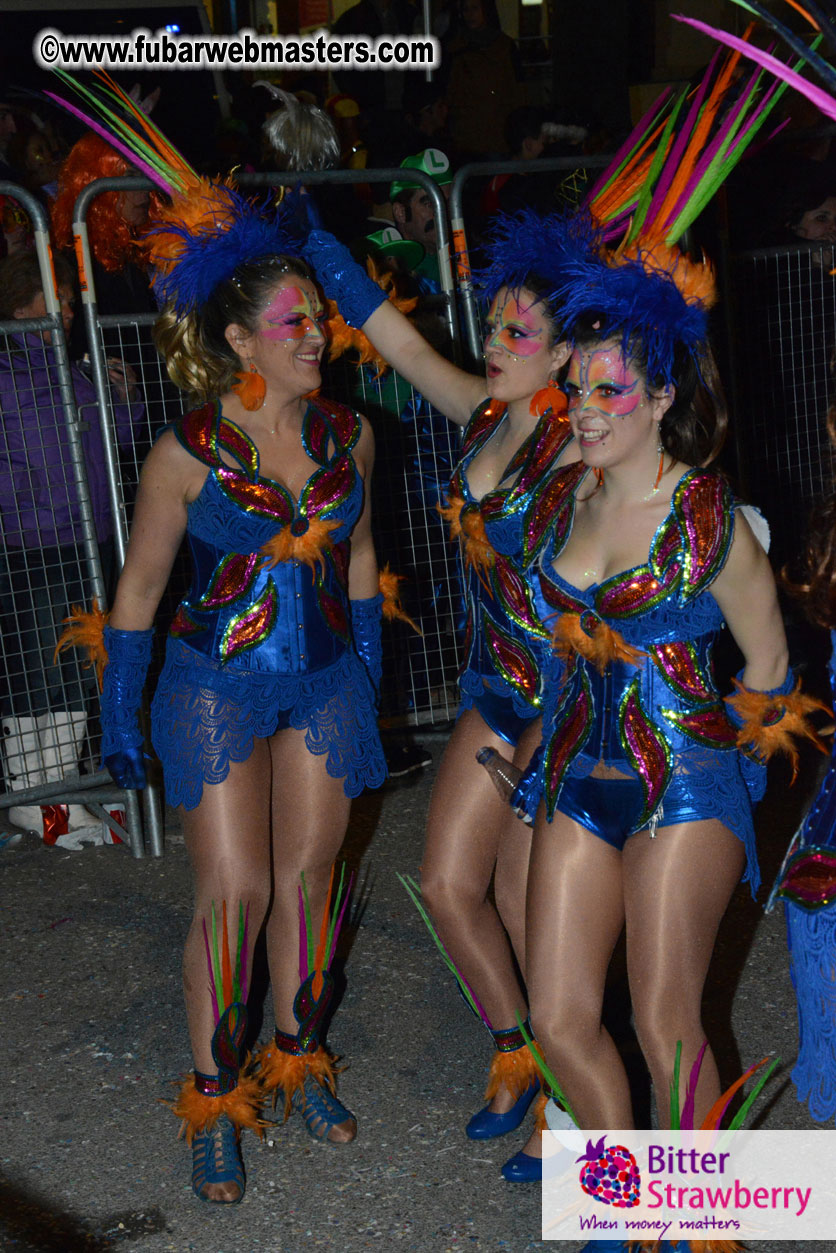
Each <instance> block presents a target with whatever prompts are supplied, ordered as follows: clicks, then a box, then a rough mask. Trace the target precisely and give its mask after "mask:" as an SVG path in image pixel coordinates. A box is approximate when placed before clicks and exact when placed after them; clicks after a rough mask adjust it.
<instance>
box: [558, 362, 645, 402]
mask: <svg viewBox="0 0 836 1253" xmlns="http://www.w3.org/2000/svg"><path fill="white" fill-rule="evenodd" d="M565 390H566V394H567V396H568V397H569V412H570V413H580V412H581V411H582V410H584V409H597V411H598V412H599V413H603V414H606V415H607V417H611V418H628V417H629V416H630V414H631V413H634V412H635V410H636V409H638V407H639V405H640V404H641V403H642V401H643V400H644V398H645V396H644V383H643V380H642V379H641V377H640V376H639V374H638V373H637V372H636V371H635V370H634V369H633V367H632V366H631V365H630V363H629V362H627V361H625V360H624V357H623V355H622V353H621V352H619V350H618V349H617V348H595V349H593V350H592V351H588V350H587V351H586V352H580V351H579V350H578V349H577V348H576V349H575V351H574V352H573V353H572V361H571V363H570V365H569V373H568V374H567V376H566V383H565Z"/></svg>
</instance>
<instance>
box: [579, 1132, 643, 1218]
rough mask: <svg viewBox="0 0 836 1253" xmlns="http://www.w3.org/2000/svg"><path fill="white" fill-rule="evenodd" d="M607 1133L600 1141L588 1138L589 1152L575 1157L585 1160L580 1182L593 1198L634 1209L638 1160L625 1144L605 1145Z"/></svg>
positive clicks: (622, 1207) (587, 1150)
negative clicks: (594, 1142) (593, 1141)
mask: <svg viewBox="0 0 836 1253" xmlns="http://www.w3.org/2000/svg"><path fill="white" fill-rule="evenodd" d="M606 1138H607V1137H606V1136H601V1139H600V1140H599V1141H598V1143H597V1144H593V1143H592V1141H591V1140H587V1142H586V1152H585V1153H584V1154H583V1156H582V1157H578V1158H576V1159H575V1160H576V1161H578V1162H583V1166H581V1173H580V1176H579V1179H580V1185H581V1187H582V1188H583V1190H584V1192H586V1194H587V1195H588V1196H591V1197H592V1199H593V1201H600V1202H601V1204H602V1205H613V1206H615V1208H616V1209H632V1207H633V1206H634V1205H638V1203H639V1193H640V1192H641V1174H640V1173H639V1167H638V1163H637V1161H636V1159H635V1157H633V1154H632V1153H631V1152H630V1150H629V1149H626V1148H625V1147H624V1145H623V1144H611V1145H610V1146H609V1148H607V1147H606V1145H605V1143H604V1142H605V1140H606Z"/></svg>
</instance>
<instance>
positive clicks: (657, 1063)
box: [600, 821, 744, 1127]
mask: <svg viewBox="0 0 836 1253" xmlns="http://www.w3.org/2000/svg"><path fill="white" fill-rule="evenodd" d="M623 857H624V861H623V870H624V901H625V909H626V916H627V968H628V973H629V978H630V993H631V996H632V1001H633V1012H634V1016H635V1021H636V1030H637V1032H638V1037H639V1042H640V1044H641V1046H642V1051H643V1053H644V1056H645V1059H646V1061H647V1064H648V1068H649V1070H650V1075H651V1078H652V1080H653V1086H654V1089H655V1092H656V1103H657V1108H658V1111H659V1125H660V1126H662V1127H666V1126H668V1122H669V1095H668V1094H669V1092H670V1084H671V1080H672V1078H673V1066H674V1058H675V1054H676V1045H677V1041H678V1040H681V1041H682V1063H681V1068H680V1100H681V1099H682V1098H684V1095H685V1084H686V1081H687V1079H688V1075H689V1072H690V1070H691V1066H692V1065H693V1063H694V1062H695V1061H696V1059H697V1054H698V1053H699V1050H700V1048H701V1047H702V1045H703V1042H704V1041H705V1032H704V1030H703V1026H702V1021H701V1016H700V1011H701V1003H702V994H703V986H704V984H705V979H706V975H707V974H708V967H709V963H710V961H711V955H712V952H713V951H714V943H715V940H716V937H717V929H718V927H719V925H720V921H721V919H722V917H723V914H724V913H725V911H726V907H727V906H728V903H729V900H730V898H731V895H732V892H733V891H734V889H735V887H736V885H737V883H738V882H739V880H740V875H741V872H742V869H743V863H744V851H743V845H742V844H741V842H740V840H738V839H737V837H736V836H734V835H733V834H732V833H731V832H730V831H729V830H728V829H727V828H726V827H724V826H723V825H722V823H720V822H717V821H706V822H693V823H682V824H680V825H678V826H671V827H660V828H659V830H658V832H657V836H656V839H654V840H651V839H649V838H648V836H647V834H646V833H645V832H639V833H638V834H637V835H634V836H631V838H630V839H629V840H628V841H627V844H626V846H625V848H624V854H623ZM719 1095H720V1081H719V1077H718V1075H717V1067H716V1065H715V1062H714V1058H713V1056H712V1054H711V1051H710V1050H708V1049H707V1050H706V1053H705V1056H704V1058H703V1062H702V1066H701V1068H700V1076H699V1083H698V1086H697V1094H696V1105H695V1109H694V1118H695V1126H697V1127H699V1126H700V1125H701V1122H702V1120H703V1118H704V1117H705V1115H706V1114H707V1113H708V1111H709V1109H710V1108H711V1106H712V1105H713V1104H714V1102H715V1100H716V1099H717V1097H719ZM600 1125H601V1126H605V1125H611V1126H614V1125H617V1124H604V1123H601V1124H600ZM626 1125H627V1124H625V1126H626Z"/></svg>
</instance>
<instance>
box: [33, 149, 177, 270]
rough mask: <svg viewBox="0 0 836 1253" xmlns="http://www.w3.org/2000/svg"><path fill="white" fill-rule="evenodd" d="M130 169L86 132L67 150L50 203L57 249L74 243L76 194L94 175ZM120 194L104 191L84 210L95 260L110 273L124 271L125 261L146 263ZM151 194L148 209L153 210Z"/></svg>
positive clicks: (111, 174) (107, 175) (114, 175)
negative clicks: (124, 212) (124, 216)
mask: <svg viewBox="0 0 836 1253" xmlns="http://www.w3.org/2000/svg"><path fill="white" fill-rule="evenodd" d="M128 173H136V171H135V170H131V167H130V166H129V165H128V162H127V161H126V160H125V158H124V157H122V156H120V154H119V153H118V152H117V151H116V149H115V148H111V146H110V144H108V143H105V141H104V140H103V139H101V138H100V137H99V136H98V135H96V134H94V133H93V132H92V131H89V132H88V133H87V134H86V135H83V136H82V138H81V139H79V141H78V143H77V144H75V145H74V146H73V148H72V149H71V150H70V154H69V156H68V157H67V159H66V161H65V162H64V164H63V165H62V166H61V172H60V174H59V175H58V194H57V196H56V197H55V200H54V202H53V205H52V234H53V242H54V243H55V246H56V247H57V248H69V247H71V246H72V242H73V231H72V224H73V207H74V205H75V202H76V199H77V197H78V195H79V193H80V192H81V191H82V190H83V189H84V188H85V187H86V186H87V185H88V184H89V183H92V182H95V180H96V179H97V178H120V177H121V176H122V175H123V174H128ZM121 195H122V193H121V192H118V191H106V192H104V193H103V194H102V195H101V196H97V197H96V199H95V200H94V201H93V202H92V204H91V205H90V208H89V209H88V211H87V230H88V235H89V239H90V247H91V249H92V250H93V255H94V257H95V258H96V260H97V261H98V262H99V264H100V265H102V266H103V267H104V268H105V269H106V270H107V271H109V272H110V273H111V274H115V273H118V271H119V270H123V269H124V268H125V266H126V265H127V264H128V262H130V261H133V262H135V263H137V264H139V265H144V264H145V258H144V255H143V252H142V249H141V246H140V245H139V243H138V239H137V232H136V231H135V230H134V228H133V227H131V226H129V225H128V223H127V222H126V221H125V220H124V218H123V217H122V215H121V213H120V211H119V201H120V198H121ZM155 202H156V203H159V202H157V201H156V197H155V196H152V197H151V205H150V208H149V212H150V213H153V212H154V209H155Z"/></svg>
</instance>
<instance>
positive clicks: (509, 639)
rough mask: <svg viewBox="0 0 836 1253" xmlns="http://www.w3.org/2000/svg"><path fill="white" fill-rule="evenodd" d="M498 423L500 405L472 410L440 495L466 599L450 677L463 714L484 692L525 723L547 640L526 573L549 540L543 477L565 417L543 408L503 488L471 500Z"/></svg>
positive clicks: (532, 709)
mask: <svg viewBox="0 0 836 1253" xmlns="http://www.w3.org/2000/svg"><path fill="white" fill-rule="evenodd" d="M505 416H506V406H505V405H504V404H501V403H500V402H497V401H487V402H486V403H485V404H484V405H482V406H481V407H480V408H479V409H477V410H476V412H475V413H474V415H473V417H472V418H471V420H470V422H469V423H468V426H467V430H466V432H465V436H464V441H463V447H462V457H461V460H460V462H459V464H458V466H457V467H456V470H455V472H454V474H453V477H452V479H451V482H450V486H449V489H448V493H447V508H446V510H445V516H446V517H447V518H448V520H449V521H450V524H451V538H454V539H456V540H458V543H459V554H460V560H461V566H462V578H463V582H464V586H465V595H466V601H467V624H466V633H465V645H464V658H465V659H464V663H463V666H462V669H461V672H460V676H459V680H460V684H461V689H462V696H463V705H464V706H465V707H467V706H468V705H469V704H470V703H472V698H474V697H478V696H479V694H480V693H481V692H483V691H484V689H485V687H486V686H487V687H489V688H490V689H491V690H492V691H495V692H499V693H502V694H505V695H508V696H510V697H511V698H512V700H513V706H514V709H515V711H516V712H517V713H518V714H520V715H522V716H525V717H533V716H535V715H536V714H537V713H538V712H539V709H540V706H541V704H542V698H543V684H542V677H541V670H542V663H543V660H544V655H545V654H546V653H547V652H548V647H549V645H548V640H549V633H548V631H547V630H546V628H545V627H544V626H543V623H542V622H541V621H540V618H539V616H538V612H537V607H536V604H535V600H534V596H533V592H532V587H531V583H530V580H529V579H528V578H527V576H526V572H527V571H528V570H529V569H530V567H531V566H532V565H533V564H534V562H535V561H536V559H537V557H538V555H539V553H540V551H541V549H542V546H543V544H544V543H545V541H546V538H547V536H548V534H549V522H550V518H551V511H552V506H551V499H550V491H549V486H550V478H551V475H552V473H553V469H554V465H555V463H556V462H557V460H558V458H559V457H560V455H561V453H562V452H563V450H564V448H565V447H566V444H567V443H568V442H569V440H570V439H571V432H570V429H569V422H568V418H567V416H566V413H565V411H561V412H557V413H555V412H552V411H551V410H549V411H547V412H546V413H545V414H544V415H543V416H542V417H541V418H540V420H539V421H538V423H537V425H536V427H535V428H534V430H533V431H532V433H531V435H530V436H529V437H528V439H526V440H525V441H524V442H523V444H522V445H521V446H520V447H519V448H518V449H517V451H516V452H515V453H514V455H513V456H512V458H511V460H510V461H509V463H508V465H507V466H506V468H505V471H504V473H503V475H502V480H501V482H502V483H505V482H506V481H507V480H509V479H510V480H513V482H512V483H511V485H510V486H500V487H496V488H494V489H493V490H492V491H490V492H487V493H486V494H485V495H484V496H483V497H482V499H481V500H477V499H476V498H475V497H474V496H473V494H472V492H471V491H470V486H469V483H468V478H467V475H468V469H469V467H470V465H471V463H472V462H473V460H474V458H475V457H476V456H477V454H478V453H479V452H481V450H482V449H483V448H484V447H485V445H486V444H487V443H488V441H489V440H490V439H491V437H492V436H493V435H494V434H495V433H496V431H497V430H498V428H499V427H500V425H501V423H502V422H503V421H504V420H505Z"/></svg>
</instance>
